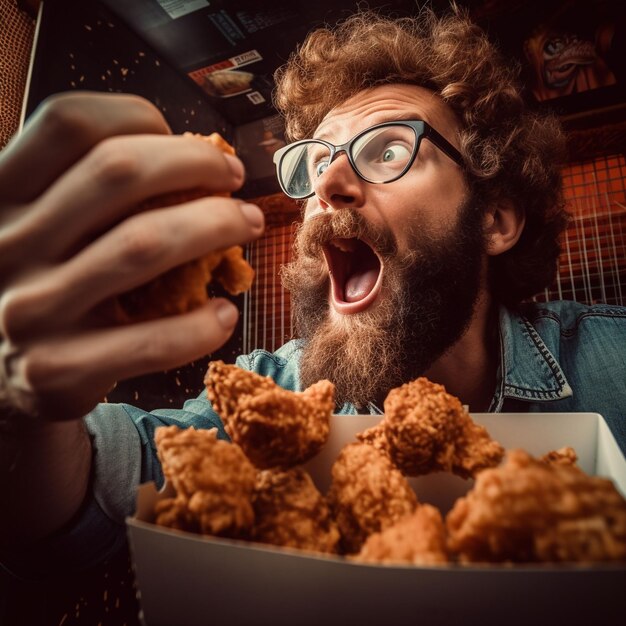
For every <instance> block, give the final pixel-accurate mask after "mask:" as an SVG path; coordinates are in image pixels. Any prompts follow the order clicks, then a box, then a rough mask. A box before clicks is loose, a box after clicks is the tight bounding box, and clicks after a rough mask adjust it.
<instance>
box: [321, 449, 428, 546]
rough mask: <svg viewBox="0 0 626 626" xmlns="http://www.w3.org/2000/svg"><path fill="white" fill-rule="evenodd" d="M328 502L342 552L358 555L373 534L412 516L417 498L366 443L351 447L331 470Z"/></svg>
mask: <svg viewBox="0 0 626 626" xmlns="http://www.w3.org/2000/svg"><path fill="white" fill-rule="evenodd" d="M327 497H328V502H329V504H330V507H331V510H332V511H333V514H334V517H335V519H336V521H337V525H338V527H339V532H340V533H341V547H342V550H343V551H344V552H346V553H348V554H350V553H355V552H358V551H359V550H360V549H361V547H362V545H363V543H364V542H365V540H366V539H367V538H368V537H369V536H370V535H371V534H373V533H376V532H380V531H382V530H385V529H386V528H388V527H389V526H392V525H393V524H394V523H395V522H397V521H398V520H399V519H401V518H402V517H404V516H405V515H408V514H410V513H412V512H413V511H414V509H415V507H416V506H417V497H416V496H415V492H414V491H413V490H412V489H411V486H410V485H409V483H408V482H407V480H406V478H405V477H404V476H403V475H402V474H401V473H400V471H399V470H398V469H396V468H395V467H394V466H393V464H392V462H391V461H390V460H389V458H388V457H387V456H385V455H384V454H381V453H380V452H379V451H378V450H376V449H375V448H374V447H373V446H371V445H368V444H366V443H361V442H357V443H351V444H348V445H347V446H345V447H344V448H343V449H342V451H341V452H340V453H339V456H338V457H337V460H336V461H335V463H334V464H333V467H332V482H331V485H330V488H329V490H328V496H327Z"/></svg>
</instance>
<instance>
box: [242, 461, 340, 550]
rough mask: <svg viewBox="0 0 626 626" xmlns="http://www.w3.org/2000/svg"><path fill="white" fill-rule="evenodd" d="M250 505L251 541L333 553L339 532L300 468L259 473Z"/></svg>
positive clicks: (322, 500)
mask: <svg viewBox="0 0 626 626" xmlns="http://www.w3.org/2000/svg"><path fill="white" fill-rule="evenodd" d="M252 504H253V506H254V514H255V523H254V528H253V531H252V539H254V540H256V541H261V542H263V543H270V544H273V545H275V546H287V547H290V548H299V549H301V550H313V551H315V552H328V553H333V552H336V551H337V544H338V542H339V531H338V530H337V525H336V524H335V522H334V521H333V520H332V518H331V515H330V509H329V507H328V503H327V502H326V498H324V496H323V495H322V494H321V493H320V492H319V491H318V489H317V487H316V486H315V484H314V483H313V480H312V479H311V477H310V476H309V474H308V473H307V472H306V471H305V470H304V469H303V468H301V467H295V468H292V469H289V470H287V471H281V470H276V469H269V470H261V471H260V472H259V473H258V474H257V480H256V486H255V489H254V496H253V498H252Z"/></svg>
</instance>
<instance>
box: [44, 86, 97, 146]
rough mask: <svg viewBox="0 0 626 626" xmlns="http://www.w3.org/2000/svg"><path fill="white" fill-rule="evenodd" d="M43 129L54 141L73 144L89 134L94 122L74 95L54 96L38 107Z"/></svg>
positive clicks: (79, 99)
mask: <svg viewBox="0 0 626 626" xmlns="http://www.w3.org/2000/svg"><path fill="white" fill-rule="evenodd" d="M39 113H40V115H41V118H42V121H43V124H44V128H45V129H46V131H47V133H49V135H50V137H51V138H52V140H53V141H54V140H55V139H54V138H56V141H58V142H62V143H73V142H75V141H78V140H80V139H81V137H82V136H84V135H87V136H88V135H90V134H91V128H92V127H93V124H94V120H93V119H92V117H91V116H90V115H89V113H88V111H87V109H86V107H85V106H84V104H83V100H82V98H81V97H80V96H77V95H76V94H54V95H52V96H49V97H48V98H46V99H45V100H44V101H43V103H42V104H41V105H40V107H39Z"/></svg>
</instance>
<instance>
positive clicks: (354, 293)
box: [343, 269, 378, 302]
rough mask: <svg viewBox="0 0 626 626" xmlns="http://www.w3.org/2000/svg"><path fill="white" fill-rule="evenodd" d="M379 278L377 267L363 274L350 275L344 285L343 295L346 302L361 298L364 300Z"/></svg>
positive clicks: (356, 300)
mask: <svg viewBox="0 0 626 626" xmlns="http://www.w3.org/2000/svg"><path fill="white" fill-rule="evenodd" d="M377 279H378V270H377V269H370V270H367V271H366V272H363V273H362V274H353V275H352V276H350V278H348V280H347V281H346V284H345V287H344V296H343V297H344V298H345V300H346V302H358V301H359V300H363V298H365V296H367V294H368V293H369V292H370V291H372V289H374V285H375V284H376V280H377Z"/></svg>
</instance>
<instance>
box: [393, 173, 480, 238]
mask: <svg viewBox="0 0 626 626" xmlns="http://www.w3.org/2000/svg"><path fill="white" fill-rule="evenodd" d="M422 174H424V175H421V176H419V177H418V176H415V177H413V178H411V179H409V180H407V181H406V182H407V185H405V186H404V187H403V189H402V190H397V191H396V192H395V193H392V194H390V195H389V198H388V199H387V201H386V203H387V204H388V206H389V207H392V208H390V210H389V214H388V215H387V218H388V220H389V225H390V228H392V230H393V231H394V233H395V234H396V237H397V240H398V243H399V244H400V245H402V244H405V243H406V242H407V241H408V240H409V239H410V238H411V233H414V232H416V230H417V231H425V233H427V234H431V235H439V234H443V233H445V232H448V231H449V229H450V227H451V225H454V224H455V223H456V221H457V218H458V214H459V209H460V208H461V207H462V206H463V204H464V202H465V201H466V199H467V197H468V195H469V191H468V188H467V185H466V184H465V181H464V179H463V177H462V176H461V175H460V174H458V172H452V173H449V174H441V172H437V173H434V172H433V173H432V175H430V176H426V175H425V174H426V173H425V172H422Z"/></svg>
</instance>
